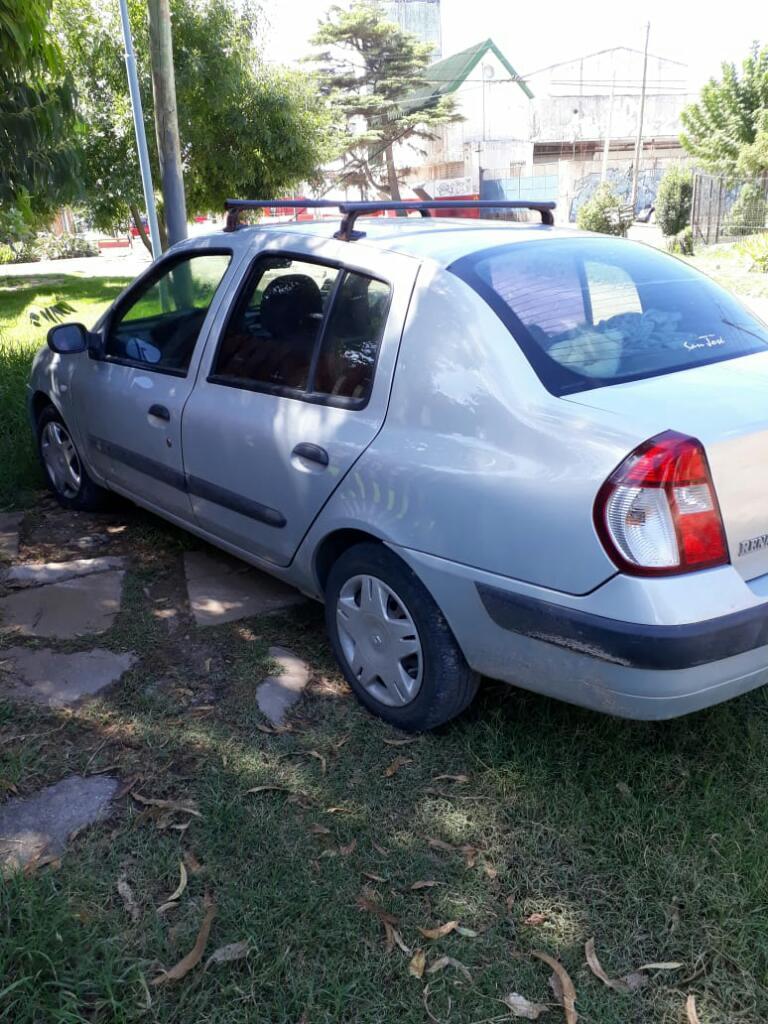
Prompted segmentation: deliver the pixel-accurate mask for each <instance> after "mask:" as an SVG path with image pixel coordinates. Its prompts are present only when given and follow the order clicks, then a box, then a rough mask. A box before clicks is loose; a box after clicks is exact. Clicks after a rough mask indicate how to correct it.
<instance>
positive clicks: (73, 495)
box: [37, 405, 111, 512]
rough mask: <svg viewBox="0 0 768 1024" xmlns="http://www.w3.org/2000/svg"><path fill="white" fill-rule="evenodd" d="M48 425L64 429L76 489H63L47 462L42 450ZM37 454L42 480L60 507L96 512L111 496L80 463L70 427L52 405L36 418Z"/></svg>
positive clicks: (105, 504) (106, 503)
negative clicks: (75, 473)
mask: <svg viewBox="0 0 768 1024" xmlns="http://www.w3.org/2000/svg"><path fill="white" fill-rule="evenodd" d="M51 424H55V425H58V427H59V428H60V430H61V431H64V432H65V434H66V436H67V437H68V438H69V440H70V442H71V444H72V448H73V450H74V458H75V459H76V462H77V469H78V472H79V479H80V483H79V487H77V489H74V487H70V488H68V489H66V490H65V489H62V487H61V486H59V485H57V482H56V480H55V479H54V476H53V474H52V472H51V471H50V470H49V469H48V466H47V465H46V455H45V450H44V447H45V445H46V427H49V426H50V425H51ZM37 454H38V457H39V459H40V464H41V466H42V468H43V475H44V476H45V482H46V484H47V486H48V488H49V489H50V490H51V491H53V493H54V495H55V496H56V500H57V501H58V503H59V504H60V505H61V506H62V507H63V508H71V509H75V510H77V511H78V512H99V511H101V510H102V509H104V508H106V507H107V506H108V504H109V501H110V498H111V494H110V492H109V491H106V490H105V489H104V488H103V487H99V485H98V484H95V483H94V482H93V480H91V478H90V477H89V476H88V472H87V470H86V468H85V465H84V464H83V460H82V458H81V456H80V453H79V452H78V451H77V446H76V445H75V442H74V440H73V438H72V435H71V433H70V430H69V428H68V427H67V425H66V423H65V422H64V420H63V419H62V418H61V416H60V415H59V413H58V412H57V410H56V409H55V408H54V407H53V406H52V405H49V406H46V408H45V409H43V411H42V412H41V414H40V417H39V418H38V421H37Z"/></svg>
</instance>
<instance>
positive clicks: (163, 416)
mask: <svg viewBox="0 0 768 1024" xmlns="http://www.w3.org/2000/svg"><path fill="white" fill-rule="evenodd" d="M149 415H150V416H155V417H156V418H157V419H159V420H165V421H166V422H169V421H170V419H171V414H170V413H169V412H168V410H167V409H166V407H165V406H164V405H150V407H149Z"/></svg>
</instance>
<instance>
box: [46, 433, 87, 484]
mask: <svg viewBox="0 0 768 1024" xmlns="http://www.w3.org/2000/svg"><path fill="white" fill-rule="evenodd" d="M40 450H41V452H42V455H43V463H44V464H45V468H46V471H47V472H48V476H49V477H50V478H51V483H52V484H53V486H54V487H55V488H56V490H57V491H58V493H59V494H61V495H63V496H64V497H65V498H74V497H76V495H77V494H78V492H79V490H80V484H81V483H82V479H83V476H82V472H83V471H82V469H81V467H80V459H79V458H78V455H77V451H76V449H75V446H74V444H73V442H72V438H71V437H70V436H69V434H68V433H67V429H66V427H64V426H62V424H61V423H56V422H51V423H46V425H45V426H44V427H43V436H42V438H41V441H40Z"/></svg>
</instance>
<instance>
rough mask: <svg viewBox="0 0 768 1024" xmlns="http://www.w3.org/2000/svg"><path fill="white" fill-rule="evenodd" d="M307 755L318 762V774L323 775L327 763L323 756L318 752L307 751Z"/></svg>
mask: <svg viewBox="0 0 768 1024" xmlns="http://www.w3.org/2000/svg"><path fill="white" fill-rule="evenodd" d="M307 754H308V755H309V756H310V757H314V759H315V760H316V761H319V762H320V774H321V775H325V772H326V769H327V768H328V762H327V761H326V759H325V758H324V757H323V755H322V754H321V753H320V752H319V751H318V750H308V751H307Z"/></svg>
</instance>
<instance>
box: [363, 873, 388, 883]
mask: <svg viewBox="0 0 768 1024" xmlns="http://www.w3.org/2000/svg"><path fill="white" fill-rule="evenodd" d="M362 875H363V878H370V880H371V881H372V882H386V878H382V877H381V875H374V874H373V872H371V871H363V872H362Z"/></svg>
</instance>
